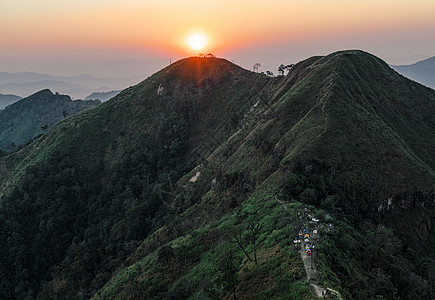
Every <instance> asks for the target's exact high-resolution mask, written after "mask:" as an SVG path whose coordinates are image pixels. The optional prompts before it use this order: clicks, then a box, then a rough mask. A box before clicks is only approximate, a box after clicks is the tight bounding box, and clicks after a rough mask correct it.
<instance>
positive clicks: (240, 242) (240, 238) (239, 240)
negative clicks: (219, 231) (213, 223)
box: [233, 230, 252, 261]
mask: <svg viewBox="0 0 435 300" xmlns="http://www.w3.org/2000/svg"><path fill="white" fill-rule="evenodd" d="M233 237H234V242H235V243H236V244H237V246H239V248H240V249H242V251H243V253H245V255H246V257H247V258H248V259H249V261H252V259H251V257H250V256H249V254H248V252H246V249H245V242H246V238H245V235H244V233H243V232H241V231H239V232H238V231H237V230H236V231H235V232H234V234H233Z"/></svg>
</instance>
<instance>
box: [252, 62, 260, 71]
mask: <svg viewBox="0 0 435 300" xmlns="http://www.w3.org/2000/svg"><path fill="white" fill-rule="evenodd" d="M259 67H261V64H260V63H256V64H255V65H254V67H253V70H254V72H256V73H258V68H259Z"/></svg>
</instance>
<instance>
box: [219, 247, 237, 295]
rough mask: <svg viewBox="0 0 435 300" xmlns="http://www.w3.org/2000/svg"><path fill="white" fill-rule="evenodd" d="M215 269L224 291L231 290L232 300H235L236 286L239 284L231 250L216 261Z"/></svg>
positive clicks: (234, 259)
mask: <svg viewBox="0 0 435 300" xmlns="http://www.w3.org/2000/svg"><path fill="white" fill-rule="evenodd" d="M217 268H218V271H219V272H220V275H221V276H220V280H221V282H222V285H223V288H224V289H225V290H226V291H229V290H232V292H233V299H234V300H236V299H237V295H236V286H237V284H238V283H239V273H238V271H239V270H238V268H237V260H236V257H235V255H234V251H233V250H227V251H225V252H224V253H222V254H221V255H220V256H219V258H218V259H217Z"/></svg>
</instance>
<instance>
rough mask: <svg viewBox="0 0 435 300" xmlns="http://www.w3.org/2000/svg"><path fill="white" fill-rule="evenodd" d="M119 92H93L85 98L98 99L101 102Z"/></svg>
mask: <svg viewBox="0 0 435 300" xmlns="http://www.w3.org/2000/svg"><path fill="white" fill-rule="evenodd" d="M120 92H121V91H110V92H95V93H92V94H90V95H89V96H87V97H86V98H85V100H100V101H101V102H104V101H107V100H109V99H111V98H113V97H115V96H116V95H118V94H119V93H120Z"/></svg>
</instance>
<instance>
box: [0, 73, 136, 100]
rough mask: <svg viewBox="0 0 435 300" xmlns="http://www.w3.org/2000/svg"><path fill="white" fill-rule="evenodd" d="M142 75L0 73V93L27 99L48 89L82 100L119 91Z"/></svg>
mask: <svg viewBox="0 0 435 300" xmlns="http://www.w3.org/2000/svg"><path fill="white" fill-rule="evenodd" d="M143 77H144V76H143V75H137V76H129V77H119V78H118V77H110V78H99V77H94V76H91V75H87V74H81V75H77V76H54V75H48V74H40V73H33V72H20V73H7V72H0V93H3V94H14V95H18V96H21V97H27V96H29V95H31V94H34V93H36V92H37V91H40V90H43V89H50V90H52V91H55V92H59V93H60V94H67V95H71V97H72V98H74V99H84V98H85V97H86V96H88V95H90V94H92V93H94V92H107V91H112V90H120V89H124V88H127V87H129V86H131V85H134V84H137V83H139V82H140V81H142V80H143Z"/></svg>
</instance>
